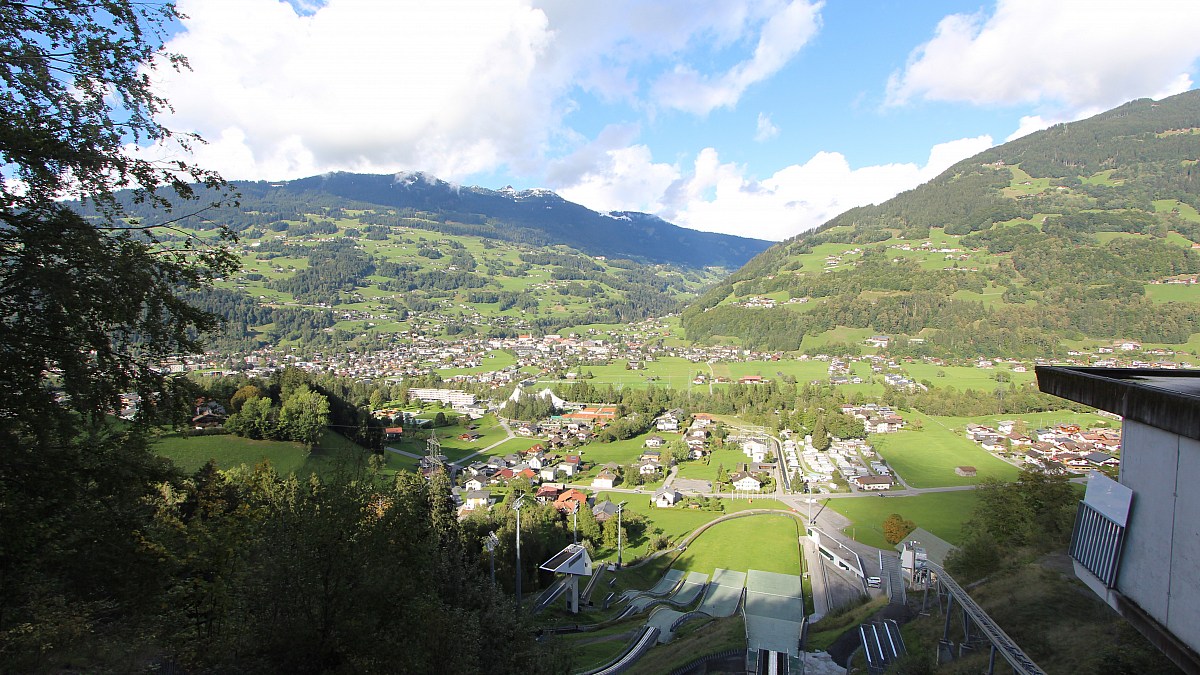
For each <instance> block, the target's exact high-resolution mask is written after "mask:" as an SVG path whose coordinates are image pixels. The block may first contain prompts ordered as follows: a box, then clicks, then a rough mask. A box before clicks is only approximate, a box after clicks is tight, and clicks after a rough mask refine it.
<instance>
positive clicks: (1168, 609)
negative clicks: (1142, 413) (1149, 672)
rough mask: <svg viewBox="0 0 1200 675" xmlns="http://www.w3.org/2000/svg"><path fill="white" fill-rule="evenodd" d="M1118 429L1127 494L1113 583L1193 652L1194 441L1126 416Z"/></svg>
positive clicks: (1197, 542)
mask: <svg viewBox="0 0 1200 675" xmlns="http://www.w3.org/2000/svg"><path fill="white" fill-rule="evenodd" d="M1122 436H1123V438H1122V441H1121V483H1122V484H1124V485H1126V486H1128V487H1129V488H1131V489H1132V490H1133V492H1134V497H1133V508H1132V511H1131V512H1130V520H1129V528H1128V530H1127V531H1126V542H1125V547H1124V555H1123V558H1122V560H1121V572H1120V576H1119V578H1118V581H1117V588H1118V590H1119V591H1120V592H1121V593H1122V594H1124V595H1125V596H1126V597H1128V598H1129V599H1130V600H1133V601H1134V602H1136V603H1137V604H1138V605H1139V606H1140V607H1141V608H1142V609H1143V610H1145V611H1146V613H1147V614H1149V615H1150V616H1151V617H1153V618H1154V619H1155V620H1156V621H1158V622H1159V623H1161V624H1162V625H1164V626H1166V628H1167V629H1168V630H1170V631H1171V632H1172V633H1174V634H1175V635H1176V636H1177V637H1178V638H1179V639H1180V640H1182V641H1183V642H1185V643H1187V644H1188V645H1189V646H1190V647H1191V648H1192V649H1194V650H1197V651H1200V442H1198V441H1196V440H1194V439H1191V438H1187V437H1184V436H1179V435H1177V434H1173V433H1171V432H1168V431H1164V430H1162V429H1159V428H1156V427H1152V426H1149V425H1146V424H1142V423H1139V422H1134V421H1132V420H1129V419H1126V420H1125V424H1124V428H1123V432H1122Z"/></svg>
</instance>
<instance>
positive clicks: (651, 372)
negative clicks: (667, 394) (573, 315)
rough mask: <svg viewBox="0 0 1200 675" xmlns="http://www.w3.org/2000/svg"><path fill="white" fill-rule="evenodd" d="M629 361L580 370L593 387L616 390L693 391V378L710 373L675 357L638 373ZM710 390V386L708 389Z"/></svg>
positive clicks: (702, 366) (704, 367) (650, 363)
mask: <svg viewBox="0 0 1200 675" xmlns="http://www.w3.org/2000/svg"><path fill="white" fill-rule="evenodd" d="M627 366H628V363H627V362H626V361H615V362H613V363H612V364H611V365H606V366H581V367H580V370H581V371H582V372H583V374H584V375H585V376H588V375H590V376H591V377H590V379H588V383H589V384H592V385H593V386H603V385H607V384H612V385H615V386H617V387H632V388H635V389H644V388H646V387H648V386H650V385H651V384H653V385H654V386H656V387H664V388H667V387H669V388H671V389H678V390H686V389H688V388H690V387H692V386H693V385H692V378H693V377H695V375H696V372H708V371H707V365H705V364H697V363H692V362H691V361H688V360H687V359H681V358H676V357H667V358H662V359H658V360H655V361H647V362H645V363H643V364H642V367H641V368H639V369H638V370H630V369H629V368H628V367H627ZM540 382H546V383H561V382H562V380H549V379H545V380H540ZM705 389H706V390H707V385H706V386H705Z"/></svg>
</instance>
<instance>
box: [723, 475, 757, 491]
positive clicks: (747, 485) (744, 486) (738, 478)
mask: <svg viewBox="0 0 1200 675" xmlns="http://www.w3.org/2000/svg"><path fill="white" fill-rule="evenodd" d="M729 482H730V483H732V484H733V488H734V489H735V490H738V491H740V492H758V491H759V490H761V489H762V481H760V480H758V479H757V478H755V477H754V476H752V475H750V474H748V473H746V472H745V471H738V472H737V473H735V474H732V475H731V476H729Z"/></svg>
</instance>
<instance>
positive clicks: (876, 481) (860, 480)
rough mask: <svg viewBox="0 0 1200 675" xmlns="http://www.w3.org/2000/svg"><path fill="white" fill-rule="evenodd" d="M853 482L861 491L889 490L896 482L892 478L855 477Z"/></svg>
mask: <svg viewBox="0 0 1200 675" xmlns="http://www.w3.org/2000/svg"><path fill="white" fill-rule="evenodd" d="M851 482H852V483H854V484H855V485H857V486H858V488H859V489H860V490H887V489H889V488H891V487H892V484H893V482H894V481H893V480H892V477H891V476H855V477H854V478H852V479H851Z"/></svg>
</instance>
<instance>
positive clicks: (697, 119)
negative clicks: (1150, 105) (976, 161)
mask: <svg viewBox="0 0 1200 675" xmlns="http://www.w3.org/2000/svg"><path fill="white" fill-rule="evenodd" d="M177 4H178V8H179V10H180V11H181V12H182V13H183V14H184V15H185V16H186V18H185V19H183V20H182V21H180V22H179V23H178V24H177V25H175V26H173V27H172V30H171V33H170V34H169V36H168V40H167V44H166V48H167V49H168V50H169V51H172V52H178V53H181V54H183V55H184V56H186V57H187V59H188V61H189V63H190V66H191V69H190V70H189V71H185V72H179V73H175V72H171V71H169V70H164V69H159V70H156V71H154V72H153V78H154V80H155V83H156V87H157V88H158V90H159V91H160V93H162V94H163V95H164V96H165V97H166V98H167V99H169V100H170V101H171V103H172V106H173V108H174V110H173V111H172V112H170V113H169V114H167V115H165V116H164V117H163V118H162V121H163V122H164V123H165V124H166V126H167V127H169V128H171V129H173V130H175V131H186V132H195V133H198V134H199V135H200V136H202V137H203V138H204V139H205V141H206V143H205V144H204V145H201V146H198V147H196V148H194V152H193V159H194V160H195V161H196V163H198V164H199V165H201V166H203V167H205V168H209V169H215V170H217V171H219V172H220V173H221V174H222V175H223V176H224V177H225V178H226V179H230V180H286V179H294V178H301V177H307V176H312V175H317V174H322V173H326V172H332V171H354V172H362V173H404V172H414V171H422V172H425V173H427V174H431V175H433V176H436V177H438V178H441V179H443V180H447V181H451V182H453V183H456V184H461V185H480V186H483V187H487V188H492V189H500V188H502V187H504V186H509V185H511V186H513V187H515V188H517V189H526V188H535V187H541V188H549V189H552V190H554V191H556V192H557V193H559V194H560V195H562V196H563V197H564V198H566V199H569V200H571V201H574V202H578V203H580V204H583V205H585V206H587V207H589V208H592V209H595V210H597V211H644V212H648V213H653V214H656V215H658V216H661V217H662V218H664V219H666V220H668V221H671V222H673V223H675V224H677V225H681V226H683V227H689V228H693V229H697V230H704V231H711V232H723V233H728V234H737V235H741V236H748V237H755V238H759V239H769V240H773V241H777V240H782V239H785V238H788V237H791V236H794V235H796V234H798V233H800V232H803V231H806V230H809V229H812V228H814V227H817V226H819V225H821V224H822V223H824V222H825V221H827V220H829V219H830V218H832V217H834V216H836V215H838V214H839V213H842V212H843V211H845V210H847V209H849V208H852V207H854V206H861V205H865V204H871V203H879V202H882V201H884V200H886V199H888V198H890V197H892V196H893V195H895V194H897V193H899V192H901V191H904V190H908V189H911V188H913V187H916V186H917V185H919V184H921V183H923V182H925V181H927V180H929V179H931V178H933V177H934V176H936V175H937V174H938V173H940V172H941V171H943V170H944V169H946V168H948V167H949V166H950V165H952V164H953V163H955V162H957V161H959V160H961V159H965V158H967V157H970V156H971V155H974V154H976V153H978V152H981V151H983V150H985V149H987V148H989V147H992V146H994V145H999V144H1001V143H1004V142H1005V141H1007V140H1011V139H1013V138H1017V137H1019V136H1022V135H1025V134H1028V133H1031V132H1033V131H1036V130H1038V129H1042V128H1045V127H1047V126H1050V125H1052V124H1055V123H1059V122H1069V121H1074V120H1078V119H1083V118H1085V117H1089V116H1091V115H1094V114H1096V113H1099V112H1102V111H1104V110H1107V109H1109V108H1112V107H1115V106H1117V105H1120V104H1122V103H1124V102H1126V101H1129V100H1132V99H1135V98H1143V97H1150V98H1155V99H1158V98H1163V97H1165V96H1169V95H1172V94H1177V93H1180V92H1183V91H1187V90H1189V89H1192V88H1194V87H1196V86H1197V85H1196V83H1195V82H1196V80H1197V79H1198V78H1200V37H1198V36H1200V2H1196V1H1195V0H1124V1H1113V0H1053V1H1047V0H997V1H996V2H976V3H967V2H949V1H943V0H920V1H919V2H911V1H909V0H875V1H867V0H828V1H826V2H820V1H816V2H812V1H809V0H792V1H790V2H789V1H787V0H713V1H706V0H653V1H651V0H640V1H639V0H604V1H603V2H594V1H587V0H575V1H572V0H324V1H323V2H322V1H318V0H290V1H289V0H178V2H177ZM144 151H145V152H149V153H158V154H159V156H160V157H161V158H171V157H174V155H173V154H172V153H174V152H176V151H175V150H172V149H169V148H167V147H159V148H150V149H147V150H144Z"/></svg>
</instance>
